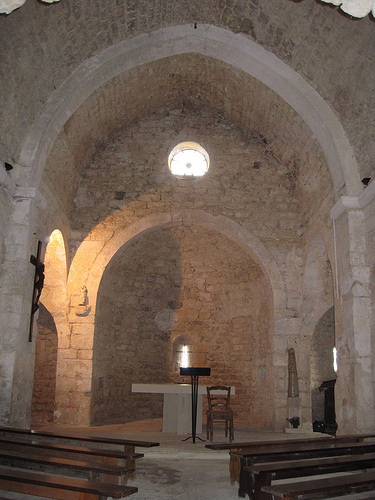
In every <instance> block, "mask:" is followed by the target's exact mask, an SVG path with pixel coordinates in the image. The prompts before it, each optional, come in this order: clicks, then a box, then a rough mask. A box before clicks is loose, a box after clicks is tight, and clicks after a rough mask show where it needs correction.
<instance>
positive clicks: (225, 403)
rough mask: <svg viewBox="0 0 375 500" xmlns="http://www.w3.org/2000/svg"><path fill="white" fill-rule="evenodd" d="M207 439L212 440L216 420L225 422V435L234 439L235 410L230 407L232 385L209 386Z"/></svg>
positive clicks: (231, 439) (230, 439)
mask: <svg viewBox="0 0 375 500" xmlns="http://www.w3.org/2000/svg"><path fill="white" fill-rule="evenodd" d="M207 399H208V410H207V439H209V440H210V441H212V438H213V430H214V422H218V421H220V422H222V421H224V422H225V437H227V436H228V430H229V441H233V439H234V430H233V411H232V410H231V408H230V387H226V386H222V385H214V386H210V387H207Z"/></svg>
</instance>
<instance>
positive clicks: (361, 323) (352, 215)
mask: <svg viewBox="0 0 375 500" xmlns="http://www.w3.org/2000/svg"><path fill="white" fill-rule="evenodd" d="M365 201H366V198H365V197H364V196H362V195H361V196H360V197H358V198H354V197H342V198H341V200H339V202H338V203H336V205H335V207H334V208H333V209H332V211H331V217H332V219H333V224H334V230H335V249H336V261H337V266H336V277H335V281H336V283H335V284H336V346H337V354H338V372H337V382H336V387H335V403H336V420H337V424H338V434H344V433H355V432H359V433H364V432H374V431H375V425H374V418H373V416H374V411H375V406H374V391H373V358H372V339H371V315H372V307H371V291H370V268H369V266H368V264H367V263H368V252H369V249H368V242H367V241H366V228H365V219H364V210H363V208H364V205H365V204H366V203H365Z"/></svg>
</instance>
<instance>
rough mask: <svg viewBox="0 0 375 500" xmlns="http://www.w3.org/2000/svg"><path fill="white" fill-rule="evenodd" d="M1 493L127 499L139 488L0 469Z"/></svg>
mask: <svg viewBox="0 0 375 500" xmlns="http://www.w3.org/2000/svg"><path fill="white" fill-rule="evenodd" d="M0 490H5V491H15V492H19V493H25V494H28V495H36V496H45V497H48V498H54V499H59V500H60V499H69V500H75V499H77V500H78V499H79V500H80V499H82V498H84V499H85V500H99V498H100V499H105V498H123V497H127V496H130V495H132V494H133V493H136V492H137V491H138V488H136V487H133V486H123V485H118V484H112V483H101V482H98V481H87V480H84V479H77V478H71V477H69V478H68V477H63V476H57V475H51V474H45V473H41V472H34V471H26V470H24V469H16V468H12V467H3V466H0Z"/></svg>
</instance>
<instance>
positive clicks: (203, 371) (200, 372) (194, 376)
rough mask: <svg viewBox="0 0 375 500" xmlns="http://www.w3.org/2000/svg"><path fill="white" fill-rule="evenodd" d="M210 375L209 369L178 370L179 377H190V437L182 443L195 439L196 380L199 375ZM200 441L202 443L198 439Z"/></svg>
mask: <svg viewBox="0 0 375 500" xmlns="http://www.w3.org/2000/svg"><path fill="white" fill-rule="evenodd" d="M210 374H211V368H193V367H192V368H180V375H185V376H186V375H190V376H191V436H189V437H187V438H186V439H183V441H188V440H189V439H192V440H193V443H194V444H195V440H196V439H197V407H198V378H199V376H200V375H203V376H206V377H207V376H209V375H210ZM198 439H199V440H200V441H204V439H201V438H200V437H198Z"/></svg>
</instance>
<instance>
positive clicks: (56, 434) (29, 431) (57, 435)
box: [0, 427, 160, 448]
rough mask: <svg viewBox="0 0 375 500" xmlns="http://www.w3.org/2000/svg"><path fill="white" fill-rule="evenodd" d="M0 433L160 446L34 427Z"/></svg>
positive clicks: (4, 430) (7, 428)
mask: <svg viewBox="0 0 375 500" xmlns="http://www.w3.org/2000/svg"><path fill="white" fill-rule="evenodd" d="M0 433H6V434H21V435H28V436H30V435H31V436H35V437H44V438H51V439H69V440H74V441H82V442H92V443H103V444H113V445H115V444H116V445H120V446H139V447H141V448H151V447H153V446H160V443H157V442H153V441H136V440H134V439H120V438H108V437H103V436H80V435H75V434H64V433H59V432H48V431H38V430H34V429H16V428H13V427H0Z"/></svg>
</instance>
